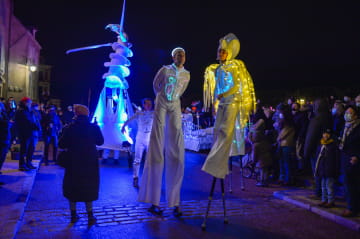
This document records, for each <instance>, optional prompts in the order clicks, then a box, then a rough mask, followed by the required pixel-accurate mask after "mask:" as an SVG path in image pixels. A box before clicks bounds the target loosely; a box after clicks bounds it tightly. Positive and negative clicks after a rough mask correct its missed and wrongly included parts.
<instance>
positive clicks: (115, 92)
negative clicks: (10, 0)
mask: <svg viewBox="0 0 360 239" xmlns="http://www.w3.org/2000/svg"><path fill="white" fill-rule="evenodd" d="M125 2H126V1H125V0H124V2H123V9H122V16H121V23H120V25H119V24H109V25H107V26H106V27H105V29H110V30H111V31H113V32H115V33H116V34H117V41H116V42H113V43H106V44H101V45H94V46H88V47H82V48H76V49H72V50H69V51H67V53H71V52H76V51H81V50H88V49H96V48H99V47H104V46H111V47H112V49H113V50H114V52H112V53H110V55H109V57H110V61H109V62H105V63H104V66H105V67H108V68H109V70H108V72H106V73H105V74H104V75H103V79H105V82H104V88H103V89H102V91H101V93H100V96H99V101H98V104H97V106H96V109H95V112H94V115H93V118H92V122H97V124H98V125H99V126H100V129H101V131H102V133H103V136H104V139H105V141H104V144H103V145H102V146H101V147H100V148H103V149H111V150H121V149H122V148H123V142H129V143H130V144H132V143H133V141H132V139H131V138H130V137H129V135H128V133H127V132H125V133H124V134H123V133H122V132H121V127H122V126H123V124H124V122H125V121H126V120H127V119H128V118H129V117H131V116H132V114H133V109H132V104H131V101H130V98H129V95H128V93H127V89H128V88H129V84H128V82H127V81H126V79H125V78H126V77H128V76H129V75H130V70H129V68H128V67H129V66H130V64H131V63H130V61H129V60H128V57H132V56H133V52H132V51H131V49H130V48H131V43H129V42H128V38H127V35H126V33H125V32H124V31H123V23H124V12H125Z"/></svg>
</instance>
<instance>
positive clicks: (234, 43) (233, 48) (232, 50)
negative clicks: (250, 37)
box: [219, 33, 240, 60]
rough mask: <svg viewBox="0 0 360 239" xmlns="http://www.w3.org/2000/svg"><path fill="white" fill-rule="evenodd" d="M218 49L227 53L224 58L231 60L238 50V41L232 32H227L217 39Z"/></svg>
mask: <svg viewBox="0 0 360 239" xmlns="http://www.w3.org/2000/svg"><path fill="white" fill-rule="evenodd" d="M219 49H224V50H226V52H227V53H228V56H227V57H226V60H232V59H234V58H235V57H236V56H237V55H238V54H239V52H240V41H239V39H238V38H237V37H236V36H235V35H234V34H233V33H229V34H227V35H226V36H224V37H223V38H221V39H220V40H219Z"/></svg>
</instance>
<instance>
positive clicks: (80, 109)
mask: <svg viewBox="0 0 360 239" xmlns="http://www.w3.org/2000/svg"><path fill="white" fill-rule="evenodd" d="M74 113H75V115H85V116H89V109H88V107H86V106H85V105H80V104H75V105H74Z"/></svg>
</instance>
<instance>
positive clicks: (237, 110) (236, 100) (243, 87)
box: [202, 33, 256, 178]
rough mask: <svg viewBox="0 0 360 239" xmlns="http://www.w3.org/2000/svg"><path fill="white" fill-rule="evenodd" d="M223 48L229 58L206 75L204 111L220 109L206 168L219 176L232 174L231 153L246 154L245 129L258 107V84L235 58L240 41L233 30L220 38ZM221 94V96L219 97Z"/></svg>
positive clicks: (210, 69) (217, 110)
mask: <svg viewBox="0 0 360 239" xmlns="http://www.w3.org/2000/svg"><path fill="white" fill-rule="evenodd" d="M219 49H223V50H225V51H226V52H227V58H226V61H224V62H222V63H220V64H212V65H210V66H208V67H207V68H206V70H205V75H204V78H205V80H204V88H203V90H204V92H203V93H204V99H203V100H204V110H206V111H208V110H209V109H210V107H211V105H212V106H213V107H214V109H215V111H216V120H215V125H214V144H213V146H212V148H211V150H210V152H209V154H208V157H207V159H206V161H205V163H204V165H203V167H202V170H204V171H205V172H207V173H209V174H211V175H212V176H214V177H217V178H225V176H226V175H227V174H228V172H229V170H228V160H229V156H235V155H244V154H245V144H244V129H245V127H246V125H247V123H248V121H249V116H250V114H251V113H252V112H253V111H254V110H255V104H256V101H255V90H254V84H253V81H252V79H251V76H250V74H249V72H248V71H247V69H246V67H245V64H244V62H243V61H241V60H237V59H234V58H235V57H236V56H237V55H238V53H239V51H240V42H239V40H238V39H237V38H236V36H235V35H234V34H232V33H230V34H228V35H226V36H225V37H223V38H222V39H220V45H219ZM220 94H221V96H222V97H221V99H220V100H217V98H218V96H219V95H220Z"/></svg>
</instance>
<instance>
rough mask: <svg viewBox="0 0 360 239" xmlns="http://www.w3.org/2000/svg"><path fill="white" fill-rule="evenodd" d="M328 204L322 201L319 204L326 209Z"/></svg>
mask: <svg viewBox="0 0 360 239" xmlns="http://www.w3.org/2000/svg"><path fill="white" fill-rule="evenodd" d="M326 204H327V202H325V201H322V202H321V203H319V204H318V206H319V207H325V205H326Z"/></svg>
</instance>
